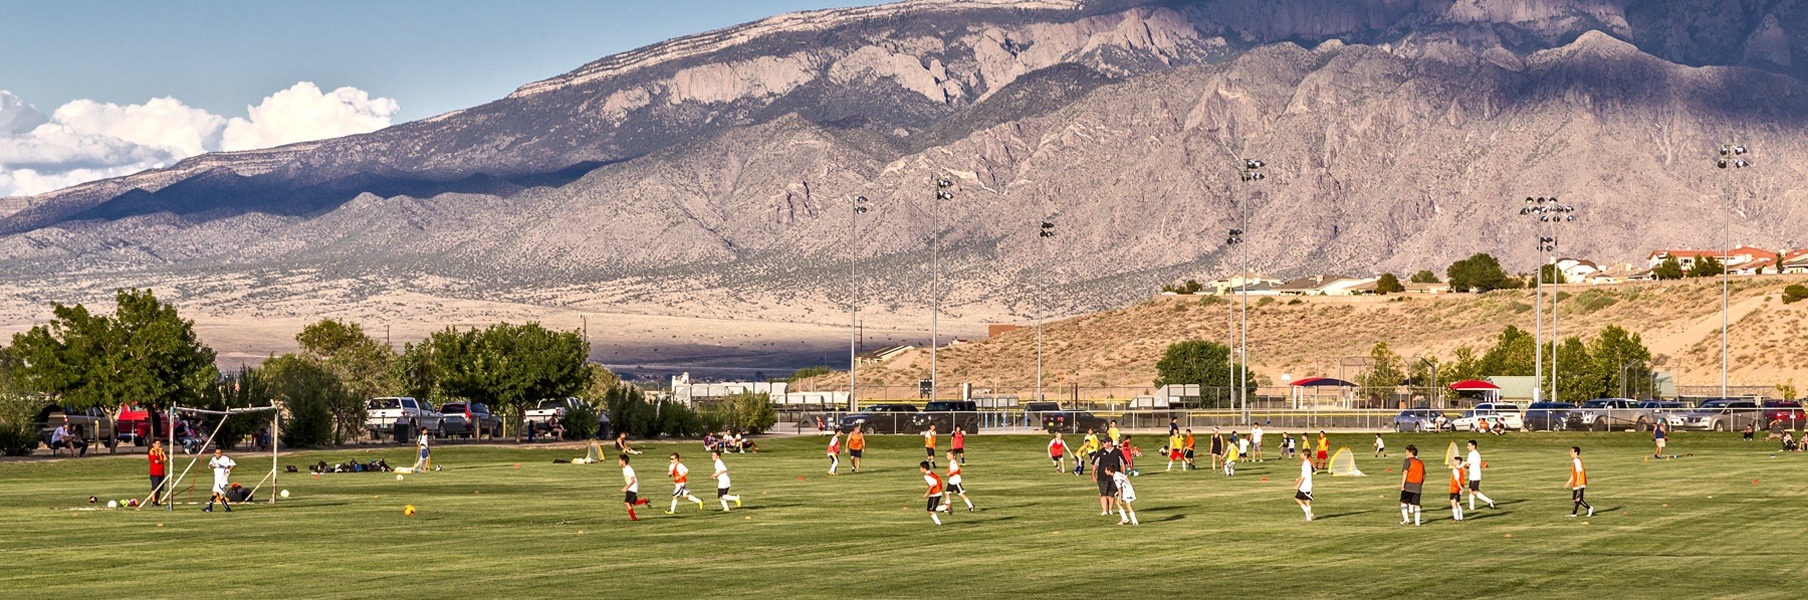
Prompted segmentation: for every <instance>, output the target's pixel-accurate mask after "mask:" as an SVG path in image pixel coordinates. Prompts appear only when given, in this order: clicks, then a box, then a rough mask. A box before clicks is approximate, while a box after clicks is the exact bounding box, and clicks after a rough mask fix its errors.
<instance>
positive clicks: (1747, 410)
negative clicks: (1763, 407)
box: [1669, 398, 1763, 431]
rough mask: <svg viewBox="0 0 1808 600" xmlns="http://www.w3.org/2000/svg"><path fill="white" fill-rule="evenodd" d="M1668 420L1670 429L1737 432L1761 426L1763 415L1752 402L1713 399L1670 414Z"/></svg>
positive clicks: (1733, 399) (1755, 403) (1756, 404)
mask: <svg viewBox="0 0 1808 600" xmlns="http://www.w3.org/2000/svg"><path fill="white" fill-rule="evenodd" d="M1669 419H1670V428H1671V429H1678V430H1681V429H1693V430H1697V431H1737V430H1740V429H1744V428H1745V426H1747V425H1751V426H1752V427H1754V428H1755V427H1757V426H1758V425H1762V423H1759V421H1761V420H1763V413H1762V411H1760V410H1759V409H1758V403H1757V402H1756V401H1753V400H1739V399H1735V398H1714V399H1711V400H1708V401H1707V402H1703V403H1701V407H1700V408H1696V409H1695V410H1691V411H1686V412H1677V413H1671V414H1670V416H1669Z"/></svg>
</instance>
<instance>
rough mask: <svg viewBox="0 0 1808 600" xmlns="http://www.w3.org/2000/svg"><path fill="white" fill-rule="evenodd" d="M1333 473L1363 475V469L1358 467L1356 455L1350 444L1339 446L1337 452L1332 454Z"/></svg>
mask: <svg viewBox="0 0 1808 600" xmlns="http://www.w3.org/2000/svg"><path fill="white" fill-rule="evenodd" d="M1331 475H1333V476H1344V475H1347V476H1350V477H1362V476H1363V475H1362V471H1359V470H1357V469H1356V455H1355V454H1353V453H1351V452H1350V447H1349V446H1344V447H1342V448H1338V449H1337V453H1336V454H1333V455H1331Z"/></svg>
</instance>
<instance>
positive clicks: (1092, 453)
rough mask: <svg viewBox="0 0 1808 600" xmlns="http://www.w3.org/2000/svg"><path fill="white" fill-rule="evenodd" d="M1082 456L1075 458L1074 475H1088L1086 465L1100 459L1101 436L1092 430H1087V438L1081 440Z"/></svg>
mask: <svg viewBox="0 0 1808 600" xmlns="http://www.w3.org/2000/svg"><path fill="white" fill-rule="evenodd" d="M1080 454H1081V456H1079V457H1075V458H1074V475H1085V474H1086V463H1089V462H1093V461H1096V460H1098V459H1099V434H1098V433H1097V432H1094V431H1093V430H1092V428H1090V427H1088V428H1087V429H1086V437H1085V438H1082V439H1081V440H1080Z"/></svg>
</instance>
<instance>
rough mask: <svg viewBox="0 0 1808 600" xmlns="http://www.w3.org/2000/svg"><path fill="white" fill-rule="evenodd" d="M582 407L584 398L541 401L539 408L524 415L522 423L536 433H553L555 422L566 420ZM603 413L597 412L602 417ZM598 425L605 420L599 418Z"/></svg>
mask: <svg viewBox="0 0 1808 600" xmlns="http://www.w3.org/2000/svg"><path fill="white" fill-rule="evenodd" d="M581 406H585V404H584V400H583V399H582V398H547V399H545V400H541V401H540V405H539V406H538V407H536V408H534V409H533V410H529V411H527V412H525V413H522V415H521V421H522V423H523V424H524V426H526V427H532V428H534V429H535V430H536V431H552V424H553V422H554V421H559V420H561V419H564V418H565V414H566V413H569V412H571V411H573V410H577V409H578V408H579V407H581ZM603 412H604V411H600V410H599V411H596V413H597V414H598V415H602V414H603ZM597 423H598V424H599V425H600V424H602V423H603V419H601V418H598V419H597Z"/></svg>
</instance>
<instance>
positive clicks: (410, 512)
mask: <svg viewBox="0 0 1808 600" xmlns="http://www.w3.org/2000/svg"><path fill="white" fill-rule="evenodd" d="M402 516H405V517H412V516H414V505H413V504H410V505H407V506H404V507H402Z"/></svg>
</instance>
